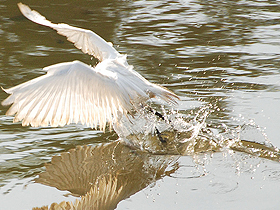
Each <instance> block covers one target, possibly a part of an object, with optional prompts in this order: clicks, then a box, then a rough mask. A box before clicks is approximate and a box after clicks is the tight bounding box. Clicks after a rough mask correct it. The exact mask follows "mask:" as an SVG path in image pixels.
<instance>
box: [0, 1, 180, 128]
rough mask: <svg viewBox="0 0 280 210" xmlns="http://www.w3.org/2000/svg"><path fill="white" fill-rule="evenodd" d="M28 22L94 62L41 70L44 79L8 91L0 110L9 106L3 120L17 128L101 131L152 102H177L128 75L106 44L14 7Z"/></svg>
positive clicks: (87, 33) (130, 69)
mask: <svg viewBox="0 0 280 210" xmlns="http://www.w3.org/2000/svg"><path fill="white" fill-rule="evenodd" d="M18 7H19V9H20V11H21V12H22V14H23V15H24V16H25V17H26V18H28V19H29V20H31V21H33V22H35V23H38V24H41V25H44V26H48V27H50V28H53V29H55V30H56V31H57V33H58V34H61V35H63V36H66V37H67V39H68V40H69V41H70V42H72V43H74V45H75V46H76V47H77V48H78V49H80V50H82V51H83V52H84V53H87V54H89V55H92V56H94V57H96V58H97V59H98V60H99V61H100V62H99V63H98V64H97V65H96V66H95V67H92V66H89V65H87V64H84V63H82V62H80V61H72V62H64V63H59V64H55V65H51V66H48V67H45V68H44V70H46V71H47V74H45V75H43V76H40V77H38V78H35V79H32V80H30V81H27V82H25V83H23V84H20V85H17V86H15V87H12V88H9V89H3V90H4V91H5V92H6V93H8V94H11V95H10V96H9V97H8V98H7V99H5V100H4V101H3V102H2V105H11V104H12V106H11V107H10V109H9V110H8V111H7V115H15V117H14V122H18V121H22V125H23V126H27V125H31V126H34V127H37V126H48V125H50V126H53V127H56V126H64V125H66V124H70V123H72V122H74V123H78V122H80V123H82V124H86V125H88V126H90V127H92V128H93V127H94V128H95V129H97V128H98V125H99V129H100V130H102V131H104V130H105V127H106V124H107V123H108V124H109V125H110V126H111V125H112V124H113V123H115V122H117V121H118V116H119V115H120V114H121V115H126V114H127V113H131V111H132V110H136V111H137V108H139V105H140V104H142V105H143V104H145V102H146V101H147V100H148V99H150V98H153V97H158V98H161V99H163V100H164V101H167V102H171V103H176V100H177V99H179V98H178V96H177V95H175V94H174V93H173V92H171V91H169V90H167V89H166V88H164V87H161V86H159V85H156V84H153V83H150V82H149V81H147V80H146V79H145V78H144V77H142V76H141V75H140V74H138V73H137V72H136V71H134V70H133V67H132V66H131V65H128V63H127V61H126V55H122V54H120V53H119V52H118V51H117V50H116V49H115V48H114V47H113V46H112V44H111V43H108V42H106V41H105V40H104V39H102V38H101V37H100V36H98V35H97V34H95V33H94V32H92V31H90V30H86V29H81V28H77V27H73V26H70V25H67V24H63V23H60V24H54V23H52V22H50V21H48V20H47V19H46V18H45V17H44V16H42V15H41V14H39V13H38V12H36V11H34V10H31V9H30V8H29V7H28V6H27V5H24V4H22V3H18Z"/></svg>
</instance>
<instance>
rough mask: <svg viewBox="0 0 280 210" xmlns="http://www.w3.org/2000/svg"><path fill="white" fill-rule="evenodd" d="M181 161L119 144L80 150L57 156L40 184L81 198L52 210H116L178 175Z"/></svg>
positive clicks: (57, 205) (54, 206) (41, 177)
mask: <svg viewBox="0 0 280 210" xmlns="http://www.w3.org/2000/svg"><path fill="white" fill-rule="evenodd" d="M178 158H179V157H178V156H177V157H175V156H169V155H164V156H161V155H151V154H148V153H145V152H142V151H138V150H137V151H136V150H132V149H131V148H129V147H128V146H126V145H124V144H122V143H120V142H119V141H117V142H112V143H110V144H102V145H100V146H78V147H77V148H76V149H72V150H70V151H69V152H65V153H62V154H61V155H60V156H54V157H53V158H52V161H51V163H50V164H47V165H46V171H45V172H43V173H41V174H40V175H39V178H38V179H36V182H38V183H42V184H45V185H48V186H52V187H56V188H57V189H59V190H67V191H69V192H71V193H72V194H73V195H76V196H81V199H80V200H76V202H75V203H71V202H62V203H60V204H56V203H53V204H52V205H51V207H50V209H115V208H116V206H117V204H118V203H119V202H120V201H121V200H123V199H125V198H127V197H129V196H131V195H133V194H134V193H136V192H138V191H140V190H141V189H143V188H145V187H146V186H148V185H149V184H151V183H153V182H155V181H156V180H158V179H160V178H162V177H164V176H165V175H167V174H170V173H172V172H174V171H176V169H177V165H176V160H177V159H178ZM34 209H48V207H42V208H34Z"/></svg>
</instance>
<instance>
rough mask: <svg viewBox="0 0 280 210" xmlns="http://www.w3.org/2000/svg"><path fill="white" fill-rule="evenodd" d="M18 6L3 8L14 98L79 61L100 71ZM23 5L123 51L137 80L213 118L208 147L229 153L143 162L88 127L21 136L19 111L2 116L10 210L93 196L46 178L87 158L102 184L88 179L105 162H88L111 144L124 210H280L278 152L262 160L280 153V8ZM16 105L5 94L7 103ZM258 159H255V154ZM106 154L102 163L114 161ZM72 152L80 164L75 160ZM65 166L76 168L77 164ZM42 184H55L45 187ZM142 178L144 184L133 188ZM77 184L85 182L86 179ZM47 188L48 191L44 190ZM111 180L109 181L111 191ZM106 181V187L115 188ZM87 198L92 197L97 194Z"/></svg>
mask: <svg viewBox="0 0 280 210" xmlns="http://www.w3.org/2000/svg"><path fill="white" fill-rule="evenodd" d="M16 3H17V2H16V1H5V0H4V1H1V2H0V21H1V24H0V48H1V50H0V78H1V79H0V85H1V86H3V87H4V88H8V87H12V86H14V85H17V84H20V83H22V82H24V81H28V80H30V79H32V78H35V77H37V76H40V75H43V74H45V72H44V71H43V70H42V68H43V67H45V66H48V65H51V64H55V63H59V62H65V61H72V60H76V59H78V60H81V61H83V62H85V63H89V64H93V65H94V64H95V62H96V60H94V59H93V60H92V59H91V58H90V56H88V55H84V54H83V53H82V52H80V51H79V50H78V49H75V47H73V45H72V44H71V43H69V42H67V40H66V39H65V38H64V37H61V36H59V35H57V34H56V32H55V31H53V30H51V29H49V28H46V27H43V26H40V25H37V24H35V23H32V22H30V21H28V20H26V19H25V18H24V17H23V16H22V15H21V14H20V12H19V10H18V8H17V5H16ZM23 3H25V4H28V5H30V6H31V7H32V8H33V9H35V10H37V11H39V12H41V13H42V14H43V15H45V16H46V17H47V18H48V19H49V20H52V21H53V22H55V23H56V22H65V23H68V24H70V25H74V26H78V27H82V28H87V29H91V30H93V31H94V32H96V33H97V34H99V35H100V36H102V37H103V38H104V39H105V40H107V41H110V42H112V43H114V46H115V47H116V49H117V50H118V51H119V52H120V53H123V54H128V62H129V64H132V65H134V67H135V70H137V71H138V72H139V73H141V74H142V75H143V76H144V77H145V78H147V79H148V80H150V81H152V82H155V83H159V84H162V85H163V86H165V87H167V88H169V89H170V90H172V91H174V92H175V93H176V94H178V95H179V96H180V98H181V101H180V102H179V104H178V106H174V107H173V108H174V109H175V110H178V112H179V113H180V114H182V115H183V116H184V117H186V118H187V117H189V118H192V117H193V116H195V115H196V113H198V112H199V111H200V110H204V109H205V108H204V107H207V110H209V112H210V114H209V115H208V116H207V118H206V122H205V130H204V131H203V132H204V134H205V135H204V136H205V139H206V140H205V141H204V140H203V142H208V143H209V142H210V140H213V139H215V141H218V142H219V143H221V144H220V146H221V147H219V149H217V148H210V149H209V147H207V148H206V147H204V150H203V147H200V149H201V148H202V149H201V150H198V151H196V150H193V151H192V152H189V153H188V155H185V156H179V155H176V156H170V155H151V154H149V153H147V154H146V153H142V152H140V151H139V153H135V151H133V150H131V149H130V148H127V147H125V146H124V145H120V144H118V143H117V142H115V141H116V140H117V139H118V136H117V135H116V134H115V133H114V132H111V133H109V132H107V133H102V132H99V131H95V130H91V129H90V128H87V127H85V126H82V125H70V126H66V127H63V128H31V127H22V126H21V124H20V123H15V124H13V123H12V119H13V118H12V117H7V116H5V112H6V111H7V109H8V108H7V107H1V109H0V137H1V138H0V193H1V195H0V201H1V202H0V203H1V209H32V207H41V206H43V205H51V204H52V203H54V202H57V203H60V202H62V201H72V202H75V199H76V198H77V196H80V195H82V194H83V195H84V194H85V192H86V191H87V190H84V191H82V190H81V191H77V190H75V191H73V189H74V188H73V186H70V187H69V186H68V185H67V184H66V185H63V186H64V187H61V186H60V185H58V183H54V182H51V181H50V180H51V177H49V178H50V179H48V180H47V181H46V174H45V175H44V173H48V168H47V169H46V168H45V167H44V165H45V163H49V164H50V166H49V170H52V167H54V168H55V166H56V165H57V164H62V165H63V164H64V165H65V167H66V168H65V170H66V169H67V170H69V169H68V168H67V167H70V166H71V167H73V168H77V167H75V164H74V162H75V161H76V160H77V161H78V160H80V159H75V158H77V157H80V156H77V154H79V155H81V157H83V158H85V162H83V163H88V162H89V163H90V164H91V165H90V166H88V165H87V164H85V166H84V167H85V171H84V173H81V174H82V175H85V174H90V173H91V172H88V171H87V170H86V169H88V170H89V171H90V169H91V167H93V168H94V166H95V167H96V168H98V167H97V165H96V164H97V163H98V161H96V162H95V161H93V160H92V159H91V158H93V157H94V156H93V157H92V156H91V155H92V154H93V153H86V152H85V153H83V151H84V150H85V151H94V152H96V151H99V149H100V144H101V147H102V145H103V144H105V145H104V148H106V149H108V148H109V152H108V154H111V156H109V157H108V156H106V155H105V153H100V157H101V159H102V158H103V160H104V162H106V161H105V159H106V160H107V161H108V162H106V163H108V165H107V166H108V168H110V166H112V164H113V166H114V167H116V165H114V163H115V162H114V160H116V161H117V162H118V161H120V162H122V163H123V164H124V165H121V164H118V167H116V168H113V169H114V170H113V169H112V170H111V171H110V172H108V173H109V174H115V173H117V174H119V173H121V174H126V176H123V177H120V179H117V180H114V179H113V181H112V183H118V184H119V185H117V187H116V189H119V186H123V187H122V190H120V191H119V192H120V193H119V195H121V196H119V197H118V196H116V197H117V199H116V202H117V203H118V202H119V204H118V206H117V208H118V209H174V208H177V209H186V208H188V209H199V208H201V209H275V208H277V206H279V204H280V202H279V199H278V197H279V196H278V195H279V192H280V182H279V179H280V165H279V158H278V156H277V155H278V154H277V149H276V150H273V152H272V153H273V154H274V155H275V157H276V158H272V157H271V154H269V155H265V154H264V153H262V151H267V150H269V149H270V148H273V146H275V147H280V140H279V134H280V133H279V132H280V131H279V128H280V127H279V120H280V111H279V107H280V92H279V90H280V82H279V81H280V72H279V69H280V62H279V61H280V57H279V55H280V46H279V45H280V44H279V43H280V42H279V41H280V39H279V37H280V11H279V6H280V4H279V3H278V2H277V1H229V2H221V1H216V0H213V1H207V2H205V1H143V0H139V1H121V0H119V1H110V0H106V1H104V0H102V1H99V0H98V1H80V2H79V4H78V5H77V2H76V1H69V0H68V1H59V3H46V2H45V1H32V0H29V1H25V2H23ZM6 97H7V95H6V94H5V93H4V92H0V100H1V101H2V100H3V99H5V98H6ZM169 108H170V107H169ZM166 109H168V107H166ZM207 130H209V132H208V133H207V132H206V131H207ZM203 132H202V133H203ZM225 139H233V142H234V143H236V141H235V140H237V139H242V140H246V141H248V142H249V143H248V145H247V146H246V147H242V145H241V146H240V147H239V148H237V146H236V145H235V147H234V148H231V147H230V144H222V143H223V140H225ZM208 140H209V141H208ZM227 143H228V142H227ZM244 143H246V142H244ZM106 145H107V146H106ZM208 145H209V144H208ZM77 146H78V147H77ZM262 146H265V147H262ZM249 147H252V149H244V148H249ZM81 148H83V149H84V150H82V149H81ZM102 148H103V147H102ZM104 148H103V149H102V151H104V150H105V151H106V149H104ZM112 148H118V150H117V151H118V152H116V153H114V152H115V150H112V151H111V150H110V149H112ZM70 149H72V150H71V151H74V152H72V153H71V152H69V153H67V152H68V151H69V150H70ZM216 149H217V150H216ZM110 151H111V152H110ZM113 151H114V152H113ZM260 151H261V152H260ZM75 152H76V153H75ZM248 153H250V154H248ZM72 154H75V155H76V156H73V157H72V156H71V155H72ZM84 154H87V155H86V156H85V155H84ZM120 154H122V155H120ZM252 154H253V155H252ZM57 155H60V156H59V157H60V158H59V157H57ZM52 157H53V160H52V162H50V161H51V159H52ZM63 157H65V158H66V157H68V158H69V160H71V164H70V163H69V161H68V162H67V160H68V159H67V158H66V159H63ZM74 157H75V158H74ZM118 158H125V159H126V160H127V162H124V161H122V160H121V159H120V160H119V159H118ZM277 158H278V159H277ZM61 160H62V161H61ZM83 160H84V159H83ZM77 161H76V163H77ZM100 162H102V160H101V161H99V163H100ZM133 165H134V167H133ZM99 167H100V168H102V165H101V166H99ZM136 169H137V170H136ZM67 170H66V171H67ZM134 170H136V171H134ZM70 171H71V170H70ZM73 171H74V170H73ZM77 171H78V172H77V173H78V174H79V173H80V172H81V171H79V170H77ZM41 172H44V173H43V174H41V175H40V176H41V177H43V178H45V179H44V181H42V180H43V178H41V179H40V178H39V174H40V173H41ZM64 172H65V171H64V170H61V171H60V173H58V174H64ZM132 172H133V173H132ZM104 173H105V172H104ZM135 173H136V175H135ZM81 174H80V175H81ZM44 176H45V177H44ZM96 176H97V175H96ZM96 176H94V174H93V175H92V176H86V177H85V178H84V179H82V180H85V182H84V183H89V181H88V179H87V178H88V177H90V179H91V180H95V178H96ZM137 176H139V179H137V180H135V179H133V177H137ZM71 177H75V173H74V172H73V176H72V175H71ZM93 177H95V178H93ZM124 177H125V179H124ZM35 178H37V182H34V181H33V180H34V179H35ZM66 178H67V177H66ZM71 179H72V178H71ZM71 179H70V178H69V179H66V181H65V182H64V184H65V183H67V181H68V182H69V183H71ZM111 179H112V178H110V176H109V177H106V178H104V180H105V183H107V181H108V180H109V181H108V182H110V180H111ZM38 180H39V181H38ZM40 180H41V181H40ZM100 180H101V181H100V183H101V184H102V182H104V181H102V180H103V178H102V179H100ZM123 180H126V182H125V181H123ZM75 183H76V182H75ZM131 183H137V184H136V185H135V188H131V186H130V184H131ZM93 185H94V184H93ZM104 185H105V186H106V184H104ZM77 188H79V189H88V188H87V187H85V185H82V187H81V186H80V185H77V186H75V189H77ZM71 189H72V191H71ZM38 192H40V193H38ZM65 195H68V196H65ZM88 196H91V195H88ZM15 200H17V202H14V201H15ZM116 205H117V204H116Z"/></svg>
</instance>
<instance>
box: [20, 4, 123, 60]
mask: <svg viewBox="0 0 280 210" xmlns="http://www.w3.org/2000/svg"><path fill="white" fill-rule="evenodd" d="M18 7H19V9H20V11H21V13H22V14H23V15H24V16H25V17H26V18H28V19H29V20H31V21H33V22H35V23H38V24H41V25H44V26H48V27H50V28H53V29H55V30H56V31H57V33H58V34H61V35H63V36H66V37H67V39H68V41H70V42H72V43H74V45H75V46H76V47H77V48H78V49H80V50H82V51H83V52H84V53H87V54H89V55H92V56H94V57H96V58H97V59H98V60H100V61H103V60H105V59H109V58H112V59H114V58H116V57H117V56H118V55H119V53H118V51H117V50H116V49H115V48H114V47H113V46H112V44H111V43H108V42H106V41H105V40H104V39H102V38H101V37H100V36H98V35H97V34H96V33H94V32H92V31H90V30H86V29H82V28H77V27H73V26H69V25H67V24H64V23H59V24H54V23H52V22H50V21H49V20H47V19H46V18H45V17H44V16H42V15H41V14H40V13H38V12H36V11H35V10H31V9H30V8H29V7H28V6H27V5H25V4H22V3H18Z"/></svg>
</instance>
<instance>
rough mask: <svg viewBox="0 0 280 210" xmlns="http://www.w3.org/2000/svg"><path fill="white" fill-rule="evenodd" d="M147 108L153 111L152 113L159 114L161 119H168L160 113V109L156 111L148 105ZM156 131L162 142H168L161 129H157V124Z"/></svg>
mask: <svg viewBox="0 0 280 210" xmlns="http://www.w3.org/2000/svg"><path fill="white" fill-rule="evenodd" d="M147 110H148V111H150V112H152V113H153V114H155V115H156V116H158V117H159V118H160V119H162V120H164V121H165V120H166V119H165V117H164V116H163V115H162V114H161V113H159V112H158V111H155V110H154V109H153V108H152V107H150V106H147ZM155 133H156V135H157V137H158V139H159V140H160V141H161V143H166V142H167V140H166V138H163V137H162V135H161V133H160V131H159V130H158V129H157V127H156V126H155Z"/></svg>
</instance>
